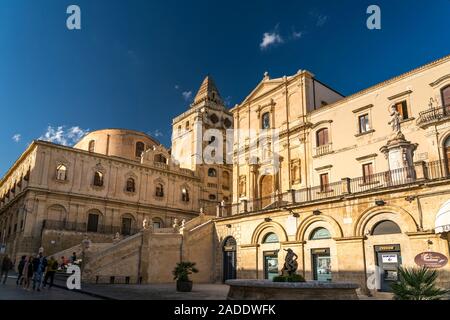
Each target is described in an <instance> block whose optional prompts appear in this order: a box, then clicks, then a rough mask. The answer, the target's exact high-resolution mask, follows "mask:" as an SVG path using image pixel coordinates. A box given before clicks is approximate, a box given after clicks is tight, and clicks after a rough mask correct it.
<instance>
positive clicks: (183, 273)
mask: <svg viewBox="0 0 450 320" xmlns="http://www.w3.org/2000/svg"><path fill="white" fill-rule="evenodd" d="M197 272H198V270H197V268H195V262H189V261H185V262H183V261H182V262H179V263H177V266H176V267H175V269H174V270H173V271H172V274H173V275H174V278H173V279H174V280H177V291H179V292H191V291H192V281H191V280H189V275H190V274H192V273H197Z"/></svg>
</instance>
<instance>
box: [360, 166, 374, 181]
mask: <svg viewBox="0 0 450 320" xmlns="http://www.w3.org/2000/svg"><path fill="white" fill-rule="evenodd" d="M362 169H363V179H364V183H369V182H371V181H372V178H373V164H372V163H366V164H363V166H362Z"/></svg>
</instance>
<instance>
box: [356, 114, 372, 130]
mask: <svg viewBox="0 0 450 320" xmlns="http://www.w3.org/2000/svg"><path fill="white" fill-rule="evenodd" d="M358 119H359V133H364V132H368V131H370V125H369V114H367V113H366V114H363V115H361V116H359V117H358Z"/></svg>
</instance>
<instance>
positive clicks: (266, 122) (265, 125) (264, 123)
mask: <svg viewBox="0 0 450 320" xmlns="http://www.w3.org/2000/svg"><path fill="white" fill-rule="evenodd" d="M261 128H262V129H270V113H269V112H266V113H264V114H263V115H262V120H261Z"/></svg>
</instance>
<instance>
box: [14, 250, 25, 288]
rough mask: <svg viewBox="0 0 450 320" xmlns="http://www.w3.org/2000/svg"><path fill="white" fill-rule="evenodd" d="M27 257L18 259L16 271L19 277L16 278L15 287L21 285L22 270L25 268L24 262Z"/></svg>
mask: <svg viewBox="0 0 450 320" xmlns="http://www.w3.org/2000/svg"><path fill="white" fill-rule="evenodd" d="M26 258H27V256H22V258H21V259H20V262H19V265H18V266H17V271H18V272H19V275H18V276H17V281H16V285H22V283H23V278H24V274H23V269H24V268H25V262H26Z"/></svg>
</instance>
